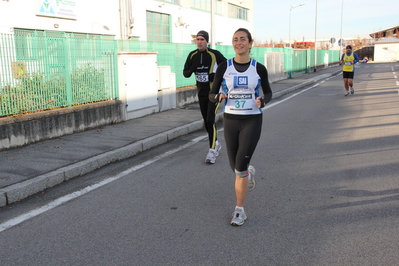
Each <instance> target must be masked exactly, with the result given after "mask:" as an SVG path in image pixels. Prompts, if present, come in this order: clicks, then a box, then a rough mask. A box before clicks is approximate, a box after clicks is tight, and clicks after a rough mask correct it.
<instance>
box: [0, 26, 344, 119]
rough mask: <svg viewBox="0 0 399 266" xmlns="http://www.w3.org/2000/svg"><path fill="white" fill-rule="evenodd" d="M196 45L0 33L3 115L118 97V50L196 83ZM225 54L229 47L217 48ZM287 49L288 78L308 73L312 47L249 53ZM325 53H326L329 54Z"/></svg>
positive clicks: (254, 52)
mask: <svg viewBox="0 0 399 266" xmlns="http://www.w3.org/2000/svg"><path fill="white" fill-rule="evenodd" d="M194 49H196V45H195V44H179V43H157V42H142V41H128V40H114V39H113V37H112V36H108V37H107V36H99V35H88V34H73V33H63V32H51V31H50V32H49V31H31V30H15V34H0V117H1V116H8V115H15V114H21V113H27V112H36V111H42V110H48V109H52V108H60V107H70V106H73V105H79V104H85V103H91V102H96V101H103V100H108V99H114V98H118V78H117V77H118V75H117V73H118V64H117V52H118V51H141V52H146V51H148V52H150V51H156V52H157V60H158V62H157V63H158V65H168V66H170V67H171V71H172V72H174V73H176V86H177V87H185V86H192V85H194V84H195V78H194V77H193V76H192V77H191V78H185V77H184V76H183V67H184V63H185V61H186V58H187V55H188V53H189V52H190V51H192V50H194ZM216 49H217V50H219V51H220V52H221V53H222V54H223V55H224V56H225V57H226V58H232V57H234V55H235V52H234V49H233V47H232V46H231V45H219V46H216ZM274 52H276V53H281V52H284V70H285V71H287V73H288V77H292V76H293V75H296V74H298V73H304V72H310V71H311V68H312V67H313V66H314V58H315V57H314V50H311V49H306V50H293V49H291V48H268V47H253V48H252V49H251V57H253V58H254V59H256V60H257V61H259V62H261V63H264V57H265V53H274ZM326 54H327V55H328V56H326ZM338 58H339V51H329V50H318V51H317V60H316V61H317V62H316V65H318V66H319V65H323V64H326V60H327V63H328V64H331V63H333V62H337V61H338Z"/></svg>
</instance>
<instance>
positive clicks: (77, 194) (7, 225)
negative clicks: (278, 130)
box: [0, 74, 339, 233]
mask: <svg viewBox="0 0 399 266" xmlns="http://www.w3.org/2000/svg"><path fill="white" fill-rule="evenodd" d="M338 75H339V74H338ZM335 76H337V75H335ZM335 76H331V77H330V78H333V77H335ZM330 78H328V79H330ZM328 79H325V80H328ZM325 80H323V81H320V82H318V83H316V84H314V85H313V86H311V87H309V88H307V89H304V90H301V91H299V92H297V93H295V94H293V95H291V96H290V97H287V98H285V99H284V100H281V101H278V102H275V103H273V104H270V105H266V106H265V107H264V108H263V110H266V109H269V108H271V107H273V106H276V105H278V104H280V103H283V102H285V101H287V100H289V99H291V98H293V97H295V96H297V95H299V94H301V93H303V92H305V91H308V90H310V89H313V88H314V87H317V86H318V85H319V84H320V83H323V82H324V81H325ZM222 130H223V129H220V130H218V131H222ZM207 137H208V135H204V136H200V137H197V138H195V139H193V140H191V141H190V142H188V143H186V144H184V145H182V146H179V147H177V148H176V149H173V150H170V151H167V152H165V153H163V154H161V155H158V156H156V157H154V158H153V159H151V160H148V161H145V162H143V163H141V164H139V165H136V166H134V167H132V168H129V169H127V170H125V171H123V172H121V173H119V174H117V175H116V176H113V177H110V178H107V179H105V180H103V181H101V182H99V183H96V184H93V185H90V186H87V187H85V188H83V189H81V190H78V191H75V192H72V193H70V194H68V195H65V196H62V197H60V198H58V199H56V200H53V201H52V202H50V203H48V204H46V205H44V206H42V207H40V208H38V209H35V210H32V211H29V212H27V213H24V214H21V215H19V216H17V217H15V218H13V219H10V220H8V221H6V222H4V223H2V224H0V233H1V232H3V231H5V230H7V229H9V228H11V227H13V226H16V225H18V224H20V223H23V222H25V221H27V220H29V219H31V218H34V217H36V216H39V215H40V214H42V213H45V212H47V211H49V210H51V209H54V208H55V207H58V206H60V205H62V204H64V203H66V202H68V201H71V200H73V199H76V198H78V197H80V196H83V195H85V194H87V193H89V192H91V191H93V190H95V189H97V188H100V187H103V186H105V185H107V184H109V183H111V182H113V181H116V180H118V179H120V178H122V177H124V176H126V175H128V174H131V173H133V172H135V171H137V170H139V169H141V168H143V167H145V166H148V165H150V164H153V163H154V162H156V161H158V160H160V159H162V158H166V157H168V156H169V155H171V154H174V153H176V152H179V151H181V150H184V149H186V148H188V147H190V146H192V145H194V144H196V143H198V142H200V141H202V140H203V139H205V138H207Z"/></svg>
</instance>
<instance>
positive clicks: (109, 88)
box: [0, 30, 118, 116]
mask: <svg viewBox="0 0 399 266" xmlns="http://www.w3.org/2000/svg"><path fill="white" fill-rule="evenodd" d="M116 66H117V52H116V46H115V41H114V40H113V39H110V40H107V39H105V38H104V37H102V36H93V35H85V34H67V33H60V32H43V31H25V30H16V32H15V34H0V116H7V115H14V114H21V113H27V112H36V111H42V110H48V109H53V108H60V107H70V106H73V105H79V104H85V103H90V102H97V101H103V100H107V99H111V98H117V97H118V95H117V92H118V90H117V88H118V84H117V69H116Z"/></svg>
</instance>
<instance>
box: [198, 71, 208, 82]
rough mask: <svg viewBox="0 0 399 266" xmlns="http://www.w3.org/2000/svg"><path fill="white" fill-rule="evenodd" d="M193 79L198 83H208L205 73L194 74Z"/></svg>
mask: <svg viewBox="0 0 399 266" xmlns="http://www.w3.org/2000/svg"><path fill="white" fill-rule="evenodd" d="M195 79H196V80H197V81H198V82H209V75H208V73H207V72H202V73H195Z"/></svg>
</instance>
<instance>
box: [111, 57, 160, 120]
mask: <svg viewBox="0 0 399 266" xmlns="http://www.w3.org/2000/svg"><path fill="white" fill-rule="evenodd" d="M118 65H119V97H120V100H121V101H122V102H123V104H122V112H121V113H122V118H123V120H124V121H126V120H129V119H133V118H137V117H142V116H145V115H149V114H152V113H156V112H158V111H159V107H158V68H157V53H156V52H120V53H118Z"/></svg>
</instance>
